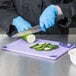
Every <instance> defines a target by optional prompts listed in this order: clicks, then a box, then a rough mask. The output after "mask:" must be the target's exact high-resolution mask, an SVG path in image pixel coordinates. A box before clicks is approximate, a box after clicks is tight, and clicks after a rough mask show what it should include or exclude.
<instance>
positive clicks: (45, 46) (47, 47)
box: [30, 43, 58, 51]
mask: <svg viewBox="0 0 76 76" xmlns="http://www.w3.org/2000/svg"><path fill="white" fill-rule="evenodd" d="M30 48H33V49H35V50H37V51H51V50H53V49H57V48H58V45H53V44H51V43H37V44H35V45H32V46H30Z"/></svg>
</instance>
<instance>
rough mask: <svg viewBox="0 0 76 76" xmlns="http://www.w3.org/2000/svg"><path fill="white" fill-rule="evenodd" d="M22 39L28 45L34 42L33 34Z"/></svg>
mask: <svg viewBox="0 0 76 76" xmlns="http://www.w3.org/2000/svg"><path fill="white" fill-rule="evenodd" d="M22 39H23V40H25V41H27V42H28V43H34V42H35V40H36V36H35V35H34V34H28V35H24V36H23V37H22Z"/></svg>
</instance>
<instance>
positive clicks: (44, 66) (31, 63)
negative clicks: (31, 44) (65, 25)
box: [0, 34, 76, 76]
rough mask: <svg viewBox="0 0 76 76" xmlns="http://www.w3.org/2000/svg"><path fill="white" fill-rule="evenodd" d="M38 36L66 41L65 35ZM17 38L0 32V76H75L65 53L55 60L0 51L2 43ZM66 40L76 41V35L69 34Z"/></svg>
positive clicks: (74, 68)
mask: <svg viewBox="0 0 76 76" xmlns="http://www.w3.org/2000/svg"><path fill="white" fill-rule="evenodd" d="M37 37H38V38H43V39H50V40H56V41H62V42H64V41H67V39H66V36H60V35H59V36H58V35H37ZM15 40H17V38H16V39H13V38H9V37H8V36H7V35H5V34H0V76H76V66H74V65H73V64H72V63H71V61H70V58H69V55H68V54H67V53H66V54H65V55H63V56H62V57H60V58H59V59H58V60H56V61H51V60H46V59H40V58H35V57H31V56H26V55H23V54H18V53H13V52H7V51H2V50H1V47H2V45H5V44H8V43H11V42H13V41H15ZM68 42H74V43H76V35H69V36H68Z"/></svg>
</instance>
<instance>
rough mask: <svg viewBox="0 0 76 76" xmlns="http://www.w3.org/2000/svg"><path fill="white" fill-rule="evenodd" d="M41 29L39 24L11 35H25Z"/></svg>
mask: <svg viewBox="0 0 76 76" xmlns="http://www.w3.org/2000/svg"><path fill="white" fill-rule="evenodd" d="M40 31H42V30H41V28H40V27H39V25H36V26H34V27H32V28H31V29H28V30H25V31H23V32H19V33H17V34H15V35H13V36H12V37H13V38H14V37H22V36H24V35H27V34H32V33H37V32H40Z"/></svg>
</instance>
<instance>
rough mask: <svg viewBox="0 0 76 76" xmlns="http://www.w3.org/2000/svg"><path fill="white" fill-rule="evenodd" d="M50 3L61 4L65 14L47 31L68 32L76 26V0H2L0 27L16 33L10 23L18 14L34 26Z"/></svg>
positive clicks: (53, 32) (10, 32)
mask: <svg viewBox="0 0 76 76" xmlns="http://www.w3.org/2000/svg"><path fill="white" fill-rule="evenodd" d="M50 4H56V5H59V6H60V7H61V9H62V11H63V16H60V17H58V18H57V20H56V26H54V27H52V28H50V29H47V32H46V33H47V34H49V33H51V34H64V33H65V34H66V33H68V31H69V30H68V27H75V26H74V25H73V26H72V23H75V22H76V0H0V27H1V28H2V29H4V30H5V31H6V33H8V34H9V35H12V34H14V33H15V31H16V28H15V27H14V26H10V25H11V23H12V20H13V18H15V17H17V16H22V17H23V18H24V19H25V20H27V21H29V22H30V23H31V24H32V26H34V25H36V24H39V17H40V15H41V13H42V12H43V10H44V9H45V8H46V7H47V6H49V5H50ZM10 28H11V29H10Z"/></svg>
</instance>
